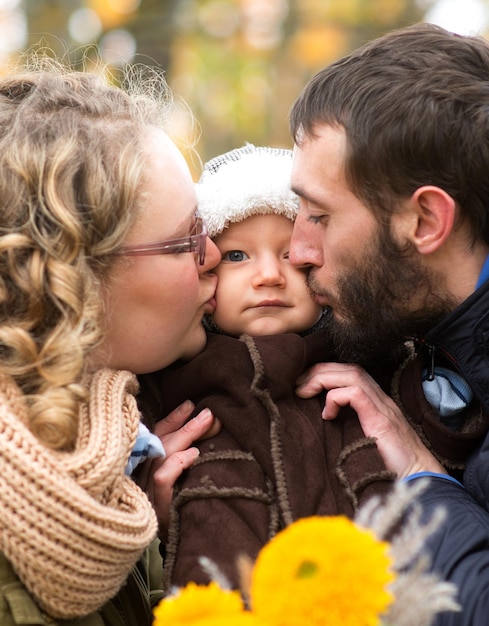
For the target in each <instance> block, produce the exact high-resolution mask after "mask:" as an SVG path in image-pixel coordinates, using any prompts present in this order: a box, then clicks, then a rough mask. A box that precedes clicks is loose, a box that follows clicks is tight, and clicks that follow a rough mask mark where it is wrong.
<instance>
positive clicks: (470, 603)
mask: <svg viewBox="0 0 489 626" xmlns="http://www.w3.org/2000/svg"><path fill="white" fill-rule="evenodd" d="M433 348H434V354H433ZM433 356H434V359H435V361H437V360H438V359H439V358H440V357H441V358H442V359H443V360H444V361H445V363H449V364H451V366H452V367H453V368H454V369H456V370H457V371H458V372H459V373H460V374H462V375H463V376H464V378H465V379H466V380H467V382H468V383H469V384H470V386H471V388H472V390H473V391H474V394H475V401H474V402H473V403H472V406H471V407H470V408H469V410H468V412H467V420H466V423H465V425H464V428H462V432H460V433H454V432H453V431H449V429H446V428H445V427H443V425H441V423H440V421H439V420H438V421H437V420H436V416H435V415H434V414H433V413H434V412H433V410H432V409H430V408H427V406H426V405H425V404H423V402H422V400H419V398H418V399H416V396H418V395H419V380H420V368H421V366H422V365H424V366H426V365H428V366H429V364H430V362H431V360H432V357H433ZM416 378H417V382H416V380H415V379H416ZM400 387H401V391H400V395H401V397H402V398H403V400H404V402H403V404H404V408H405V407H406V406H408V407H409V410H408V413H409V415H410V416H411V417H413V415H414V414H417V418H416V419H415V422H416V426H417V428H418V432H420V431H421V432H422V434H423V438H424V440H425V441H427V442H428V444H429V446H430V447H431V448H432V449H433V450H434V451H435V453H436V455H437V456H438V458H440V459H441V460H442V463H445V465H446V466H448V467H449V468H451V469H452V470H454V473H456V469H457V468H459V469H460V470H464V471H463V474H462V472H460V478H461V480H462V481H463V484H464V487H465V488H462V487H459V486H457V485H456V484H455V483H452V482H449V481H446V480H444V479H441V478H435V479H432V481H431V485H430V487H429V489H428V490H427V491H426V492H425V493H423V494H422V495H421V503H422V505H423V507H424V512H425V515H426V517H429V516H430V515H431V514H432V513H433V510H434V509H435V508H436V507H438V506H442V507H444V508H445V509H446V511H447V516H446V521H445V522H444V524H443V525H442V527H441V528H440V530H439V531H438V532H437V533H436V534H435V535H434V536H433V537H432V538H431V539H430V541H429V544H428V548H429V550H430V553H431V557H432V560H433V569H434V570H435V571H436V572H438V573H439V574H440V575H441V577H442V578H443V579H446V580H449V581H451V582H453V583H455V584H456V585H457V587H458V590H459V591H458V601H459V603H460V604H461V605H462V611H461V612H460V613H443V614H440V615H439V616H438V617H437V619H436V621H435V624H436V626H487V624H489V435H488V433H487V431H488V423H489V422H488V415H489V282H487V283H486V284H485V285H483V286H482V287H481V288H480V289H478V290H477V291H476V292H475V293H474V294H473V295H472V296H471V297H470V298H468V299H467V300H466V301H465V302H464V303H463V304H462V305H461V306H460V307H458V308H457V309H456V310H455V311H453V312H452V313H451V314H450V315H448V316H447V317H446V318H445V319H444V320H443V321H442V322H441V323H440V324H439V325H438V326H437V327H436V328H434V329H433V330H432V331H431V332H430V333H429V334H427V335H426V338H425V341H424V345H423V347H422V348H421V350H420V352H419V354H418V357H417V358H416V360H415V362H413V363H412V364H411V365H410V366H409V368H407V373H406V375H405V378H403V377H402V376H401V383H400ZM410 389H411V390H412V391H411V392H410V391H409V390H410ZM415 389H418V392H416V391H414V392H413V390H415ZM465 455H468V457H469V458H468V460H467V462H465V460H464V457H465Z"/></svg>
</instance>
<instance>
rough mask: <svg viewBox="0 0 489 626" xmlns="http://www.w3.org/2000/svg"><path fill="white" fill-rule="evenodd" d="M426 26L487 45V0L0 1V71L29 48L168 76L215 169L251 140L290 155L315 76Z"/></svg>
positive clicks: (182, 115)
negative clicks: (368, 45)
mask: <svg viewBox="0 0 489 626" xmlns="http://www.w3.org/2000/svg"><path fill="white" fill-rule="evenodd" d="M419 21H428V22H433V23H437V24H440V25H441V26H444V27H445V28H447V29H449V30H452V31H455V32H460V33H463V34H479V35H483V36H486V35H487V34H488V32H489V0H0V67H1V64H2V63H3V64H6V63H7V62H8V61H10V60H15V58H16V57H17V56H19V55H20V54H22V52H23V51H24V50H26V49H27V48H29V47H31V46H36V47H39V46H41V47H43V48H46V50H49V51H52V52H54V53H55V54H57V55H61V56H63V57H64V58H68V59H69V60H70V62H72V63H74V64H76V65H78V66H80V67H88V68H90V67H91V66H96V65H99V64H108V65H109V66H110V68H111V69H112V71H113V73H114V75H115V77H116V79H117V71H118V68H120V67H121V66H122V65H123V64H124V63H127V62H129V63H139V64H141V63H142V64H145V65H155V66H158V67H161V68H163V69H164V70H165V73H166V76H167V79H168V82H169V84H170V86H171V87H172V90H173V92H174V94H175V97H176V101H175V106H174V112H173V127H174V136H175V139H176V140H177V141H178V143H179V144H180V145H181V147H184V146H185V143H186V142H190V143H193V144H194V145H195V149H196V152H197V153H198V154H199V155H200V157H201V159H202V160H207V159H209V158H211V157H213V156H215V155H217V154H219V153H221V152H224V151H226V150H230V149H232V148H236V147H239V146H241V145H243V143H244V142H246V141H249V142H252V143H255V144H257V145H273V146H285V147H289V146H290V145H291V140H290V136H289V131H288V112H289V109H290V106H291V105H292V103H293V101H294V100H295V98H296V97H297V95H298V94H299V92H300V91H301V89H302V88H303V86H304V85H305V83H306V82H307V81H308V80H309V78H311V76H312V75H313V74H314V73H315V72H316V71H318V70H319V69H320V68H322V67H323V66H324V65H326V64H328V63H330V62H331V61H334V60H335V59H337V58H338V57H340V56H342V55H344V54H345V53H347V52H349V51H350V50H352V49H353V48H356V47H358V46H359V45H361V44H362V43H364V42H365V41H367V40H369V39H372V38H374V37H376V36H378V35H380V34H382V33H384V32H386V31H388V30H392V29H394V28H398V27H401V26H405V25H408V24H412V23H414V22H419ZM189 108H190V110H191V111H192V112H193V115H194V118H195V120H192V116H191V115H189V113H188V109H189ZM195 121H196V122H197V123H195ZM184 149H185V148H184ZM186 155H187V158H188V160H189V164H190V165H191V168H192V171H193V173H194V177H198V175H199V173H200V165H199V163H198V160H197V159H196V158H195V155H194V154H193V153H192V151H189V150H187V151H186Z"/></svg>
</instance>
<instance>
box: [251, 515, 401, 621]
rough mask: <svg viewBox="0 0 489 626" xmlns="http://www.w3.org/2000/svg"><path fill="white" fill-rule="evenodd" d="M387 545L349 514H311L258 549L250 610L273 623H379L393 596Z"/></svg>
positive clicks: (392, 575) (392, 576) (392, 577)
mask: <svg viewBox="0 0 489 626" xmlns="http://www.w3.org/2000/svg"><path fill="white" fill-rule="evenodd" d="M391 564H392V561H391V559H390V557H389V555H388V544H387V543H385V542H382V541H379V540H378V539H376V537H375V536H374V534H373V533H372V532H371V531H368V530H365V529H362V528H360V527H358V526H356V525H355V524H354V523H353V522H352V521H351V520H349V519H347V518H346V517H342V516H338V517H308V518H304V519H301V520H299V521H297V522H295V523H294V524H291V525H290V526H289V527H288V528H286V529H285V530H284V531H282V532H281V533H279V534H278V535H277V536H276V537H274V538H273V539H272V540H271V541H270V542H269V543H268V544H267V545H266V546H265V547H264V548H263V549H262V550H261V552H260V554H259V555H258V559H257V561H256V564H255V567H254V570H253V574H252V581H251V602H252V610H253V612H254V613H255V615H256V616H257V617H259V618H260V619H262V620H263V621H264V622H268V623H269V624H273V625H274V626H297V625H298V624H307V626H319V625H320V626H325V625H327V626H340V625H341V626H378V625H379V624H380V615H381V614H382V613H383V612H384V611H385V610H386V609H387V607H388V606H389V604H390V603H391V602H392V600H393V596H392V594H391V593H390V592H389V591H388V590H387V585H388V584H389V583H390V582H392V580H393V579H394V574H393V573H392V572H391V570H390V566H391Z"/></svg>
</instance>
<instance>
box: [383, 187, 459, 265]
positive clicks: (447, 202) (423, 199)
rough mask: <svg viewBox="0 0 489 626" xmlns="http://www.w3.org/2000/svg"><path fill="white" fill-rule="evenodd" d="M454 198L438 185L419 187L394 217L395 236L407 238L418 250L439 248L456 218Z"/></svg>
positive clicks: (423, 251) (428, 251) (429, 251)
mask: <svg viewBox="0 0 489 626" xmlns="http://www.w3.org/2000/svg"><path fill="white" fill-rule="evenodd" d="M455 214H456V203H455V200H454V199H453V198H452V197H451V196H450V195H449V194H448V193H446V191H443V189H440V187H435V186H432V185H425V186H424V187H419V188H418V189H416V191H415V192H414V193H413V195H412V196H411V198H410V199H409V200H408V202H407V203H406V207H405V211H403V212H402V213H401V214H398V218H399V219H396V217H397V216H396V217H394V222H395V224H394V229H395V232H396V233H397V236H401V237H402V238H404V239H408V240H409V241H411V243H412V244H414V245H415V246H416V248H417V250H418V252H419V253H420V254H431V253H432V252H435V251H436V250H438V249H439V248H440V247H441V246H442V245H443V244H444V243H445V241H446V240H447V239H448V237H449V236H450V234H451V232H452V230H453V225H454V222H455Z"/></svg>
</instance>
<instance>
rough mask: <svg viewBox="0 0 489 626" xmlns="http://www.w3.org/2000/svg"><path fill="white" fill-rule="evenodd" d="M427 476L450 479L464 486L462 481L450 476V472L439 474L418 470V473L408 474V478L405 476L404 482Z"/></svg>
mask: <svg viewBox="0 0 489 626" xmlns="http://www.w3.org/2000/svg"><path fill="white" fill-rule="evenodd" d="M426 477H428V478H443V480H449V481H451V482H452V483H455V484H456V485H459V487H462V488H464V486H463V485H462V483H461V482H459V481H458V480H457V479H456V478H454V477H453V476H450V475H449V474H437V473H436V472H416V474H410V475H409V476H406V478H403V479H402V482H410V481H411V480H415V479H416V478H426Z"/></svg>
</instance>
